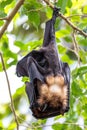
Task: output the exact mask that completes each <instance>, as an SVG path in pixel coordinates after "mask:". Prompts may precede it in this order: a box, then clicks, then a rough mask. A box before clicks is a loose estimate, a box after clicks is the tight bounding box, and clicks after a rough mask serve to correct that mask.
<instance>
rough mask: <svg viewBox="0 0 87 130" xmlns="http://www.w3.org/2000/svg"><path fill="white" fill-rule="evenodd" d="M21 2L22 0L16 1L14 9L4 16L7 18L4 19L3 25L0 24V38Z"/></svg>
mask: <svg viewBox="0 0 87 130" xmlns="http://www.w3.org/2000/svg"><path fill="white" fill-rule="evenodd" d="M23 3H24V0H19V1H18V2H17V4H16V5H15V7H14V9H13V10H12V11H11V12H10V13H9V15H8V16H7V17H6V18H7V19H6V21H5V23H4V25H3V26H2V28H1V30H0V38H1V37H2V35H3V33H4V32H5V30H6V29H7V27H8V25H9V24H10V22H11V20H12V19H13V17H14V16H15V14H16V13H17V11H18V10H19V8H20V7H21V5H22V4H23Z"/></svg>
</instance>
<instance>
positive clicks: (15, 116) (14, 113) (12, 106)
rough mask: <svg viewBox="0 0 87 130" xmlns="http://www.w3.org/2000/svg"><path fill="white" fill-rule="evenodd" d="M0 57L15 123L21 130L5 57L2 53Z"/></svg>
mask: <svg viewBox="0 0 87 130" xmlns="http://www.w3.org/2000/svg"><path fill="white" fill-rule="evenodd" d="M0 57H1V62H2V66H3V70H4V72H5V76H6V80H7V84H8V91H9V96H10V100H11V109H12V112H13V115H14V118H15V122H16V125H17V130H19V123H18V119H17V115H16V112H15V107H14V103H13V99H12V94H11V87H10V82H9V79H8V75H7V72H6V68H5V64H4V60H3V56H2V53H1V52H0Z"/></svg>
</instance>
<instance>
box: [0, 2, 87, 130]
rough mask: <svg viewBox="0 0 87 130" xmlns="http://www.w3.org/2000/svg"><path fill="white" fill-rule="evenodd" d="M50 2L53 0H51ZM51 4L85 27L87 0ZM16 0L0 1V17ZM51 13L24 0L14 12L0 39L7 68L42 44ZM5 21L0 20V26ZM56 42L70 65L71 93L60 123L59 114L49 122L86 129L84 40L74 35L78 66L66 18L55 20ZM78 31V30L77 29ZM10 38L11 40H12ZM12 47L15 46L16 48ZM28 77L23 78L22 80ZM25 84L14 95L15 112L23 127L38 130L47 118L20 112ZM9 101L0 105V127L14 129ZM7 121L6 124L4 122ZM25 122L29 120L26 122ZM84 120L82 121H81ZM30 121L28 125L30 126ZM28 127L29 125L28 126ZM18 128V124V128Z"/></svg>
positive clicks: (58, 126) (0, 129)
mask: <svg viewBox="0 0 87 130" xmlns="http://www.w3.org/2000/svg"><path fill="white" fill-rule="evenodd" d="M51 1H52V0H51ZM54 1H55V0H54ZM54 1H52V3H53V4H55V5H57V6H60V7H61V12H62V13H63V14H64V15H65V16H66V17H67V19H70V21H71V22H73V24H74V25H76V26H77V27H79V28H80V29H82V30H85V31H86V30H87V0H58V1H57V2H56V3H54ZM16 2H17V1H16V0H0V18H4V17H6V16H7V15H8V13H9V12H10V11H11V10H12V8H14V6H15V4H16ZM51 15H52V10H51V9H50V7H49V6H46V5H45V4H44V2H42V1H41V0H33V1H32V0H25V2H24V4H23V6H22V7H21V9H20V10H19V11H18V12H17V14H16V15H15V17H14V18H13V20H12V23H11V24H10V27H9V28H8V29H7V30H6V32H5V33H4V35H3V37H2V39H1V40H0V51H1V52H2V54H3V57H4V62H5V66H6V68H7V69H8V68H10V67H12V66H13V65H15V66H16V63H17V61H18V59H19V57H21V56H25V55H26V54H27V53H28V52H30V51H31V50H33V49H38V48H39V47H40V46H41V44H42V38H43V32H44V23H45V21H46V20H47V19H49V18H50V17H51ZM3 24H4V21H3V20H0V27H1V26H3ZM55 27H56V41H57V46H58V50H59V54H60V57H61V60H62V61H63V62H68V64H69V65H70V67H71V76H72V80H71V93H70V111H69V112H68V113H66V114H65V115H64V117H63V118H64V121H63V123H61V122H59V119H61V118H62V117H61V116H57V117H55V118H54V124H53V125H52V123H51V122H50V126H51V127H52V129H53V130H58V129H59V130H73V129H76V130H82V129H84V130H86V129H87V90H86V89H87V44H86V43H87V39H86V38H85V37H83V36H81V35H80V34H77V35H76V42H77V44H78V55H79V58H80V66H79V67H78V57H77V55H76V54H77V52H76V50H75V49H74V44H73V37H72V33H73V30H72V29H71V27H70V26H69V25H67V24H66V23H65V21H63V20H60V19H58V20H57V22H56V26H55ZM60 29H61V30H60ZM77 33H78V32H77ZM11 39H13V40H12V41H11ZM12 47H14V48H16V49H15V51H14V50H13V49H12ZM0 71H3V67H2V64H1V62H0ZM26 80H27V78H26V77H25V78H23V80H22V82H25V81H26ZM15 85H16V84H15ZM24 89H25V86H21V87H20V88H19V89H17V91H16V92H15V93H14V95H13V100H14V104H15V109H16V113H17V115H18V120H19V122H20V124H21V125H24V126H25V127H24V130H30V129H33V130H34V129H35V130H39V129H40V130H41V129H42V128H43V127H42V126H45V125H46V124H45V123H46V120H35V119H34V118H33V117H32V118H31V120H29V119H30V117H31V113H29V111H25V113H22V112H21V108H24V106H25V104H26V107H27V108H28V101H27V97H26V94H25V90H24ZM9 106H10V105H9V103H6V104H1V105H0V130H3V129H4V130H5V129H8V130H14V129H15V128H16V124H15V121H14V117H13V115H12V111H11V109H10V107H9ZM5 120H8V125H7V126H5V125H4V122H5ZM27 121H28V123H26V122H27ZM81 121H83V124H82V122H81ZM29 124H30V125H29ZM27 126H28V128H27ZM44 128H45V127H44ZM20 129H21V127H20Z"/></svg>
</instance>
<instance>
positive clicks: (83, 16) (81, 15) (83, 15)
mask: <svg viewBox="0 0 87 130" xmlns="http://www.w3.org/2000/svg"><path fill="white" fill-rule="evenodd" d="M76 16H79V17H82V18H85V17H87V15H86V14H74V15H70V16H67V17H66V18H72V17H76Z"/></svg>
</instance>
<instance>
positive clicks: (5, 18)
mask: <svg viewBox="0 0 87 130" xmlns="http://www.w3.org/2000/svg"><path fill="white" fill-rule="evenodd" d="M0 20H8V18H7V17H4V18H0Z"/></svg>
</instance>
